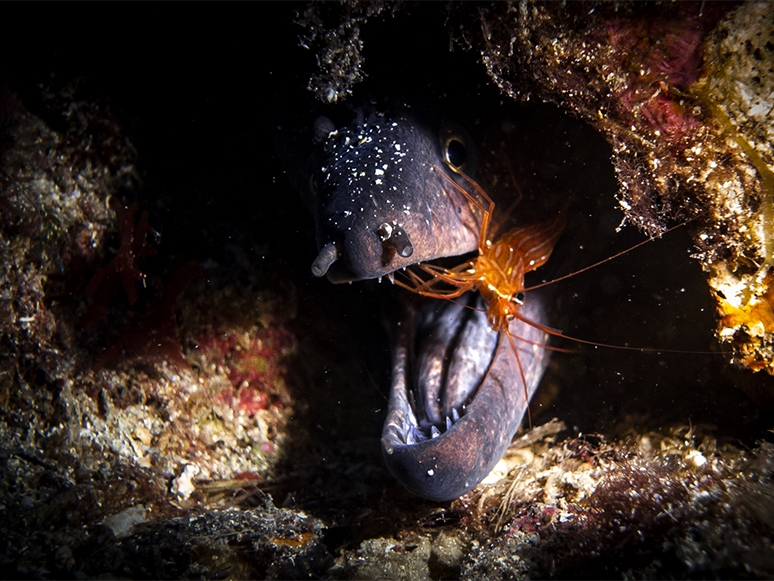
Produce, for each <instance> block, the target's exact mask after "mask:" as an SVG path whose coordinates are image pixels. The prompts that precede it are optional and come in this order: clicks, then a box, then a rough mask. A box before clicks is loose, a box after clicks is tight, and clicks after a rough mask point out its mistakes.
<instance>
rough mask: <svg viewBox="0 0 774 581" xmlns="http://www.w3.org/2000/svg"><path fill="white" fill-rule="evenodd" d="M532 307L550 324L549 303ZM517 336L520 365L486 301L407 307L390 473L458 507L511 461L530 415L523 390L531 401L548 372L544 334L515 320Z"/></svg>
mask: <svg viewBox="0 0 774 581" xmlns="http://www.w3.org/2000/svg"><path fill="white" fill-rule="evenodd" d="M412 298H413V297H412ZM529 299H530V300H528V301H527V302H526V304H525V305H524V307H523V311H522V312H523V314H524V316H525V317H526V318H528V319H529V320H531V321H535V322H537V323H542V322H544V316H543V314H544V309H543V303H542V301H541V300H540V296H539V295H530V297H529ZM510 332H511V335H512V336H513V337H514V343H515V345H516V348H517V350H518V359H517V354H516V352H514V349H513V348H512V347H511V343H510V342H509V341H508V338H507V337H505V336H502V337H500V336H498V334H497V333H494V332H493V331H492V330H491V329H490V327H489V323H488V321H487V315H486V308H485V305H484V302H483V300H482V299H481V297H480V296H479V295H478V294H477V293H468V294H466V295H465V296H463V298H462V299H461V300H460V302H459V303H458V302H450V301H439V300H424V299H422V300H420V299H415V300H412V301H409V302H407V305H406V315H405V316H404V318H403V320H402V324H401V325H400V327H399V334H398V337H397V342H396V346H395V351H394V360H393V377H392V389H391V393H390V401H389V409H388V414H387V419H386V420H385V424H384V428H383V430H382V452H383V455H384V459H385V462H386V463H387V466H388V468H389V470H390V472H391V473H392V474H393V476H395V478H397V479H398V480H399V481H400V482H401V483H402V484H403V485H404V486H405V487H406V488H408V489H409V490H410V491H412V492H414V493H415V494H417V495H419V496H422V497H425V498H428V499H431V500H437V501H445V500H452V499H454V498H457V497H458V496H461V495H462V494H465V493H466V492H468V491H469V490H471V489H472V488H473V487H475V486H476V485H477V484H478V483H479V482H481V480H483V479H484V478H485V477H486V475H487V474H489V472H490V471H491V470H492V468H493V467H494V465H495V464H497V462H498V461H499V460H500V458H502V456H503V454H504V453H505V450H506V449H507V447H508V445H509V444H510V442H511V439H512V438H513V435H514V434H515V433H516V430H517V428H518V427H519V424H520V423H521V420H522V418H523V416H524V414H525V413H526V411H527V406H528V403H529V402H528V399H527V397H525V385H524V384H523V383H522V381H525V382H526V394H527V395H528V396H529V397H530V398H531V397H532V394H533V393H534V391H535V389H536V388H537V386H538V384H539V383H540V379H541V378H542V376H543V371H544V370H545V368H546V365H547V363H548V351H547V350H546V349H545V348H544V347H542V345H545V343H546V340H547V337H546V334H545V333H544V332H542V331H541V330H539V329H537V328H536V327H534V326H532V325H529V324H527V323H525V322H523V321H520V320H516V319H515V320H514V321H512V322H511V324H510ZM500 341H502V342H503V344H502V345H501V346H500V347H499V348H498V342H500ZM495 356H496V357H495ZM519 363H521V370H520V366H519ZM522 371H523V375H522ZM522 377H523V379H522Z"/></svg>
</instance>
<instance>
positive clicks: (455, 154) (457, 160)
mask: <svg viewBox="0 0 774 581" xmlns="http://www.w3.org/2000/svg"><path fill="white" fill-rule="evenodd" d="M443 159H444V161H445V162H446V164H447V165H448V166H449V168H450V169H451V170H452V171H455V172H456V171H460V170H461V169H462V168H463V167H465V163H467V161H468V148H467V147H466V146H465V143H464V142H463V141H462V138H460V137H458V136H456V135H455V136H453V137H449V138H447V139H446V143H445V144H444V152H443Z"/></svg>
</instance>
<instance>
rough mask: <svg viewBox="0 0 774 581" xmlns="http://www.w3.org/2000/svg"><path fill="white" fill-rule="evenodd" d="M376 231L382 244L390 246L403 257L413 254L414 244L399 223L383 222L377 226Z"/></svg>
mask: <svg viewBox="0 0 774 581" xmlns="http://www.w3.org/2000/svg"><path fill="white" fill-rule="evenodd" d="M376 233H377V234H378V235H379V240H381V241H382V246H384V247H391V248H393V249H395V251H396V252H397V253H398V254H400V255H401V256H402V257H403V258H408V257H409V256H411V255H412V254H414V245H413V244H411V238H409V235H408V233H407V232H406V231H405V230H404V229H403V227H402V226H401V225H400V224H389V223H387V222H384V223H383V224H381V225H380V226H379V228H377V230H376Z"/></svg>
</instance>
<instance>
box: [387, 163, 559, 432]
mask: <svg viewBox="0 0 774 581" xmlns="http://www.w3.org/2000/svg"><path fill="white" fill-rule="evenodd" d="M433 170H434V171H437V172H439V173H441V175H442V176H444V177H445V178H446V179H447V180H448V181H449V182H450V183H451V184H452V186H453V187H454V188H455V189H457V190H458V191H459V192H460V193H461V194H463V195H464V196H465V197H466V198H467V199H468V200H469V201H470V202H471V203H472V204H473V205H474V206H475V207H476V208H478V209H479V210H480V211H481V212H482V214H483V215H482V219H481V229H480V232H479V241H478V256H477V257H476V258H474V259H472V260H470V261H467V262H464V263H462V264H460V265H458V266H456V267H454V268H443V267H440V266H436V265H432V264H419V265H418V267H419V268H420V269H421V270H423V271H424V272H425V273H427V274H429V275H431V276H432V278H430V279H428V280H425V279H423V278H422V277H421V276H420V275H419V274H417V273H416V272H414V271H412V270H407V271H406V273H407V275H408V278H409V283H406V282H403V281H400V280H398V279H397V278H396V279H395V284H397V285H398V286H400V287H402V288H405V289H407V290H410V291H412V292H414V293H417V294H419V295H422V296H425V297H430V298H438V299H448V300H451V299H455V298H457V297H460V296H462V295H463V294H464V293H466V292H468V291H478V292H479V294H480V295H481V297H482V298H483V300H484V303H485V305H486V307H487V311H488V318H489V325H490V327H491V328H492V330H493V331H494V332H496V333H498V335H499V340H498V344H497V347H496V351H495V353H494V355H493V358H492V360H493V361H494V360H495V359H497V356H498V354H499V350H500V349H501V348H502V344H503V341H502V337H506V338H507V340H508V342H509V343H510V345H511V348H512V349H513V352H514V354H515V355H516V361H517V363H518V366H519V371H520V374H521V379H522V386H523V389H524V396H525V398H526V399H527V400H529V394H528V391H527V383H526V380H525V377H524V369H523V367H522V364H521V359H520V357H519V352H518V349H517V347H516V343H515V341H514V340H515V339H516V340H521V341H526V342H528V343H532V342H531V341H527V340H525V339H523V338H521V337H515V336H514V335H513V334H512V333H511V331H510V326H509V325H510V322H511V321H512V320H513V319H519V320H521V321H523V322H525V323H527V324H529V325H531V326H534V327H536V328H538V329H540V330H541V331H544V332H546V333H549V334H558V332H557V331H554V330H552V329H549V328H548V327H544V326H543V325H540V324H538V323H535V322H533V321H530V320H529V319H527V318H526V317H524V316H523V315H522V314H521V308H522V305H523V303H524V298H525V295H524V291H526V290H528V289H526V288H525V286H524V276H525V275H526V274H527V273H528V272H531V271H533V270H536V269H538V268H540V267H541V266H543V265H544V264H545V263H546V262H547V261H548V259H549V258H550V256H551V252H552V251H553V249H554V246H555V245H556V243H557V241H558V240H559V238H560V236H561V235H562V232H563V231H564V226H565V216H564V214H563V213H562V212H559V213H557V215H556V216H555V217H554V218H553V219H551V220H549V221H546V222H542V223H539V224H533V225H529V226H522V227H517V228H513V229H512V230H509V231H508V232H506V233H505V234H503V235H502V236H501V237H500V238H499V239H498V240H497V241H495V242H493V241H492V240H491V238H492V235H493V232H490V230H496V228H490V225H491V219H492V214H493V212H494V208H495V203H494V201H493V200H492V199H491V198H490V197H489V195H488V194H487V193H486V192H485V191H484V190H483V188H482V187H481V186H480V185H479V184H478V183H477V182H476V181H474V180H473V179H472V178H470V177H468V176H467V175H465V174H464V173H462V172H459V173H460V175H461V176H462V177H463V179H464V180H465V181H467V182H468V183H469V184H470V186H471V187H472V188H473V189H474V190H475V192H476V193H477V194H478V195H479V196H480V197H481V198H482V200H483V201H484V202H483V203H482V202H480V201H478V200H476V199H475V197H474V196H473V195H471V194H470V193H469V192H468V191H466V190H465V188H463V187H462V186H460V185H459V184H457V183H456V182H455V181H454V180H452V179H451V178H450V177H449V176H448V175H447V174H446V173H445V172H444V171H443V170H441V169H440V168H439V167H438V166H433ZM443 285H446V287H445V288H443ZM539 346H540V347H546V346H545V345H539ZM527 415H528V418H529V422H530V425H531V423H532V419H531V414H530V412H529V407H527Z"/></svg>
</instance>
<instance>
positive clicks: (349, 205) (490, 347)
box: [312, 112, 548, 501]
mask: <svg viewBox="0 0 774 581" xmlns="http://www.w3.org/2000/svg"><path fill="white" fill-rule="evenodd" d="M315 134H316V141H317V143H318V144H319V148H318V154H317V155H318V158H317V160H316V161H315V166H316V167H318V168H319V171H317V173H316V174H315V175H314V177H313V179H312V184H313V187H312V189H313V191H314V193H315V219H316V227H317V241H318V248H319V254H318V257H317V259H316V260H315V261H314V263H313V265H312V272H313V274H314V275H315V276H325V275H326V274H327V276H328V278H329V280H331V281H332V282H335V283H342V282H352V281H357V280H363V279H370V278H379V277H382V276H388V277H389V276H392V273H394V272H395V271H398V270H399V269H401V268H403V267H406V266H409V265H412V264H416V263H419V262H425V261H430V260H434V259H437V258H442V257H451V256H459V255H463V254H466V253H470V252H474V251H476V249H477V238H478V233H479V229H480V219H481V213H480V212H477V211H476V210H475V209H474V208H473V207H472V205H471V204H470V202H469V200H467V199H466V198H465V196H464V195H462V194H460V192H459V191H457V190H456V189H455V188H454V187H452V186H451V185H450V183H449V180H448V179H446V178H444V177H443V176H441V175H439V172H438V171H434V170H433V169H432V168H433V166H436V167H437V168H440V169H441V170H442V171H445V172H446V174H447V176H448V177H449V178H451V179H453V180H455V181H456V182H457V183H458V184H460V185H461V187H468V186H467V183H466V182H465V181H464V180H463V179H462V178H461V177H460V176H459V175H458V174H457V173H456V171H457V170H461V169H464V171H465V173H466V174H468V175H475V171H476V161H477V160H476V155H475V151H474V150H473V148H472V147H471V145H470V138H469V137H468V136H467V135H466V133H465V131H464V130H463V129H461V128H459V127H456V126H455V125H453V124H449V123H444V122H440V123H439V124H438V127H436V128H431V127H430V126H427V125H423V124H421V123H419V122H417V121H416V120H415V119H414V118H413V117H412V115H411V114H410V113H408V112H398V113H397V114H392V115H380V114H369V115H366V114H364V113H362V112H358V114H357V115H356V118H355V120H354V121H353V122H352V123H351V124H350V125H348V126H344V127H341V128H336V127H335V125H334V124H333V122H332V121H330V120H329V119H327V118H324V117H323V118H319V119H318V120H317V121H316V123H315ZM543 304H544V303H543V300H542V299H541V297H540V296H539V295H530V297H529V300H528V301H526V302H525V305H524V311H523V312H524V315H525V316H526V317H527V318H528V319H529V320H532V321H535V322H536V323H539V324H542V323H545V317H544V308H543ZM510 330H511V334H512V335H513V336H514V337H521V338H524V339H526V340H527V342H518V350H519V359H520V362H521V366H522V371H523V373H522V371H520V369H519V361H517V357H516V354H515V353H514V351H513V349H512V348H511V346H510V344H508V341H507V339H506V338H505V337H504V336H503V335H502V334H499V335H498V334H497V333H495V332H493V331H492V330H491V328H490V327H489V324H488V321H487V316H486V308H485V305H484V303H483V301H482V300H481V298H480V296H479V295H478V294H474V293H468V294H467V295H465V296H463V297H461V298H460V299H459V301H457V302H450V301H442V300H432V299H420V298H419V297H415V296H412V295H409V294H408V293H406V296H405V301H404V314H403V317H402V319H401V324H400V325H399V326H398V333H397V340H396V344H395V347H394V353H393V376H392V389H391V394H390V399H389V406H388V413H387V419H386V421H385V424H384V427H383V431H382V451H383V456H384V459H385V462H386V464H387V467H388V468H389V470H390V472H391V473H392V474H393V475H394V476H395V478H396V479H397V480H398V481H400V482H401V484H403V485H404V486H405V487H406V488H407V489H409V490H410V491H412V492H413V493H415V494H417V495H419V496H422V497H424V498H428V499H431V500H436V501H448V500H452V499H454V498H457V497H458V496H460V495H462V494H465V493H466V492H468V491H469V490H471V489H472V488H473V487H475V486H476V485H477V484H478V483H479V482H480V481H481V480H483V479H484V478H485V477H486V476H487V474H489V472H490V471H491V470H492V468H493V467H494V465H495V464H496V463H497V462H498V461H499V460H500V458H501V457H502V456H503V454H504V453H505V450H506V449H507V447H508V445H509V444H510V442H511V439H512V438H513V435H514V434H515V432H516V430H517V429H518V427H519V424H520V423H521V421H522V418H523V416H524V414H525V412H526V410H527V407H528V403H529V401H528V399H529V398H530V397H531V396H532V394H533V393H534V391H535V389H536V388H537V386H538V384H539V382H540V379H541V377H542V375H543V371H544V370H545V367H546V365H547V363H548V354H547V350H546V349H543V348H541V347H539V345H543V344H545V343H546V341H547V338H546V337H545V334H544V333H543V332H542V331H540V330H538V329H536V328H535V327H533V326H530V325H528V324H525V323H523V322H520V321H518V320H514V321H513V322H512V323H511V327H510ZM498 341H504V342H505V343H506V344H505V345H503V347H502V348H500V349H498V348H497V346H498Z"/></svg>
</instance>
